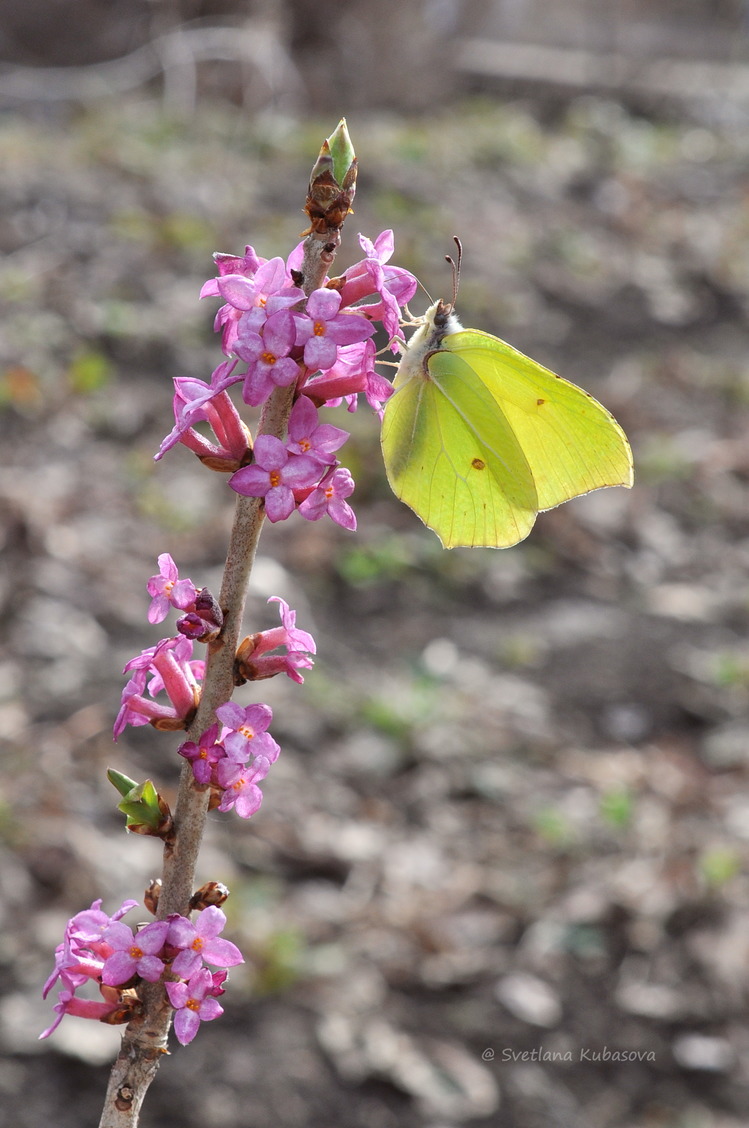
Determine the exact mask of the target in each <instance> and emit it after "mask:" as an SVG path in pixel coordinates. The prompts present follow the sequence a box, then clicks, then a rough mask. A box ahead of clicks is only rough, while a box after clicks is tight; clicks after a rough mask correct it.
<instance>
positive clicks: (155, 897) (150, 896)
mask: <svg viewBox="0 0 749 1128" xmlns="http://www.w3.org/2000/svg"><path fill="white" fill-rule="evenodd" d="M161 885H162V881H161V878H160V877H154V878H153V879H152V880H151V881H150V882H149V883H148V887H147V889H146V891H145V893H144V894H143V904H144V905H145V906H146V908H147V909H148V911H149V913H150V914H151V916H156V912H157V910H158V907H159V898H160V896H161Z"/></svg>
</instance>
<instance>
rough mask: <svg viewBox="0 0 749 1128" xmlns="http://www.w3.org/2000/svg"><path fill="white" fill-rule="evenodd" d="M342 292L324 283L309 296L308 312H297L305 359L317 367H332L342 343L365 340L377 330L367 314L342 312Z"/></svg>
mask: <svg viewBox="0 0 749 1128" xmlns="http://www.w3.org/2000/svg"><path fill="white" fill-rule="evenodd" d="M340 308H341V295H340V294H339V293H338V292H337V291H336V290H329V289H327V288H326V287H323V288H322V289H320V290H314V291H313V292H312V293H311V294H310V296H309V298H308V299H307V307H306V313H305V314H297V338H296V343H297V344H298V345H304V363H305V364H306V365H307V367H308V368H310V369H312V370H313V371H314V370H315V369H318V368H331V367H332V366H333V365H334V364H335V362H336V357H337V356H338V346H339V345H352V344H354V343H355V342H356V341H364V340H366V339H367V337H371V336H372V334H373V333H374V331H375V327H374V325H372V324H370V322H369V321H367V319H366V318H365V317H360V316H359V315H358V314H355V313H339V312H338V311H339V309H340Z"/></svg>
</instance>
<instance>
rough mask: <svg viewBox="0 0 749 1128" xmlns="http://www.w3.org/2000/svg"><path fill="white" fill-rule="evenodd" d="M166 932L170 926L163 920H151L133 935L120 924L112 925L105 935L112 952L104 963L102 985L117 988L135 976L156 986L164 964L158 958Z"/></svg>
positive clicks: (130, 930)
mask: <svg viewBox="0 0 749 1128" xmlns="http://www.w3.org/2000/svg"><path fill="white" fill-rule="evenodd" d="M168 931H169V925H168V924H167V922H166V921H165V920H154V921H152V922H151V924H147V925H146V926H145V928H141V929H140V930H139V931H138V932H137V933H136V934H135V935H133V930H132V928H130V927H129V926H128V925H126V924H123V923H122V921H118V922H117V923H115V924H111V925H110V926H109V928H108V929H107V930H106V932H105V933H104V939H105V940H106V942H107V943H108V944H109V945H110V947H111V948H112V949H113V951H112V955H111V956H109V957H108V958H107V959H106V960H105V962H104V968H103V970H102V973H101V981H102V983H105V984H107V985H108V986H110V987H120V986H122V984H124V983H127V982H128V980H130V979H132V978H133V976H134V975H139V976H140V977H141V979H147V980H148V982H149V983H156V981H157V980H158V979H160V978H161V973H162V972H163V970H164V961H163V960H162V959H160V958H159V956H160V955H161V953H162V951H163V948H164V942H165V940H166V934H167V932H168ZM157 953H158V955H157Z"/></svg>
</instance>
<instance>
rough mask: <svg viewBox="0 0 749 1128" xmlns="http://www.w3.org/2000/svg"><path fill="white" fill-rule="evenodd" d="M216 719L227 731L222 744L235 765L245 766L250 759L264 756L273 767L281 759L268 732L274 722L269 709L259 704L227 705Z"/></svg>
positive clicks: (219, 711)
mask: <svg viewBox="0 0 749 1128" xmlns="http://www.w3.org/2000/svg"><path fill="white" fill-rule="evenodd" d="M216 716H217V717H218V719H219V720H220V721H221V724H222V725H225V726H226V728H227V729H228V732H225V733H224V734H223V736H222V738H221V742H222V744H223V745H224V748H225V749H226V755H227V756H228V758H229V759H230V760H232V761H233V762H234V763H235V764H236V763H240V764H244V763H246V762H247V760H249V758H250V756H265V758H266V759H267V760H268V761H269V762H270V763H274V762H275V761H276V760H277V759H278V754H279V752H280V751H281V749H280V748H279V747H278V745H277V744H276V742H275V740H274V739H273V737H272V736H271V735H270V733H269V732H268V725H269V724H270V723H271V721H272V720H273V710H272V709H271V707H270V705H262V704H260V703H259V702H256V703H255V704H254V705H246V706H244V707H242V706H241V705H237V703H236V701H227V702H226V704H225V705H222V706H221V707H220V708H219V709H217V710H216Z"/></svg>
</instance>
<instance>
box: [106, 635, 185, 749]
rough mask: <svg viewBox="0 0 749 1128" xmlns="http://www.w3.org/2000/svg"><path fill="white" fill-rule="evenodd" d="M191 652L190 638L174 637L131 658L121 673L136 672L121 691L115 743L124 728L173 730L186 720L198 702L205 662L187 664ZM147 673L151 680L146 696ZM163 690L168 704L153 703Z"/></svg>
mask: <svg viewBox="0 0 749 1128" xmlns="http://www.w3.org/2000/svg"><path fill="white" fill-rule="evenodd" d="M192 651H193V641H192V639H189V638H185V636H184V635H176V636H175V637H174V638H162V639H161V641H160V642H158V643H157V644H156V646H149V647H148V648H147V649H146V650H143V651H141V653H140V654H138V655H136V657H135V658H131V659H130V661H129V662H128V663H127V665H126V666H125V669H124V673H128V672H129V671H130V670H134V671H135V672H134V674H133V676H132V678H131V679H130V681H129V682H128V683H127V685H126V686H125V688H124V690H123V691H122V701H121V704H120V711H119V713H118V714H117V719H116V721H115V724H114V739H115V740H117V738H118V737H119V736H120V734H121V733H122V731H123V730H124V728H125V726H126V725H134V726H135V727H137V726H138V725H147V724H154V725H156V727H159V725H160V724H161V725H162V727H171V728H174V727H180V722H182V721H186V720H187V718H188V717H189V716H190V715H191V714H192V713H193V711H194V709H195V708H196V706H197V703H198V701H199V699H200V680H201V679H202V677H203V674H204V671H205V662H203V661H196V662H192V661H190V657H191V655H192ZM149 673H150V674H151V680H150V682H148V697H146V696H145V693H146V682H147V681H148V674H149ZM162 691H165V692H166V694H167V696H168V698H169V701H170V704H169V705H166V704H164V703H162V702H160V701H156V700H155V698H156V695H157V694H158V693H161V692H162Z"/></svg>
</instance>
